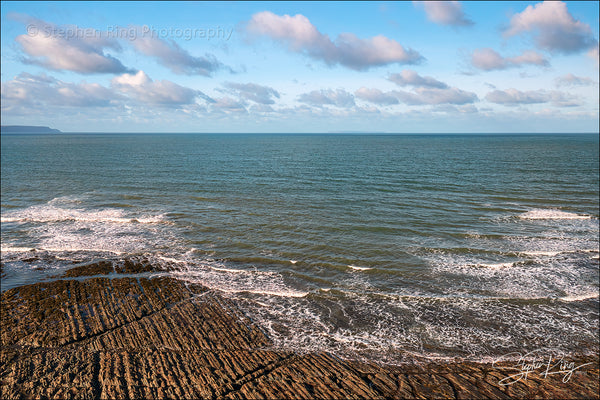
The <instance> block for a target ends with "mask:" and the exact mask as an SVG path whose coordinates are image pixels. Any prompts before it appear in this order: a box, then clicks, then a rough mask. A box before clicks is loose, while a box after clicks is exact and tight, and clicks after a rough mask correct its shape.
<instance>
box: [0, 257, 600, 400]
mask: <svg viewBox="0 0 600 400" xmlns="http://www.w3.org/2000/svg"><path fill="white" fill-rule="evenodd" d="M148 272H157V273H160V272H165V271H163V270H157V269H155V267H153V266H152V265H150V264H148V263H144V262H140V263H135V262H128V263H125V265H124V266H123V267H122V268H120V269H119V270H114V269H113V268H112V267H109V266H108V264H102V262H100V263H95V264H90V265H85V266H81V267H75V268H72V269H70V270H69V271H67V272H66V273H64V274H63V275H62V276H61V277H60V278H61V279H60V280H56V281H52V282H46V283H37V284H32V285H25V286H20V287H16V288H13V289H9V290H7V291H5V292H3V293H2V302H1V311H2V312H1V314H0V316H1V352H0V397H1V398H3V399H12V398H22V397H32V398H40V397H48V398H67V397H86V398H121V397H131V398H206V397H210V398H214V397H222V398H269V399H275V398H277V399H279V398H326V399H331V398H422V397H427V398H598V397H599V394H598V390H599V386H598V376H599V373H598V367H599V365H598V356H574V357H573V358H572V359H569V360H565V361H566V363H564V364H560V365H557V366H556V367H555V368H554V370H553V372H555V373H554V374H547V375H544V374H543V370H544V367H541V366H537V367H536V365H533V364H521V365H518V364H517V363H515V361H503V362H501V363H497V364H490V363H475V362H465V361H462V362H461V361H459V362H439V361H434V362H426V363H414V364H406V365H380V364H376V363H374V362H359V361H352V360H343V359H340V358H337V357H336V356H335V355H332V354H327V353H309V354H297V353H293V352H289V351H281V350H277V349H273V348H272V343H271V341H270V340H269V338H268V337H267V336H266V335H265V334H264V333H263V332H262V331H261V330H260V328H259V327H257V326H256V325H255V324H253V322H252V319H251V316H247V315H243V314H242V313H241V312H240V311H239V309H237V307H236V305H235V304H234V303H233V302H232V301H231V300H228V299H226V298H224V297H221V296H219V294H218V293H217V292H215V291H211V290H208V289H207V288H205V287H203V286H201V285H198V284H189V283H185V282H183V281H179V280H176V279H174V278H170V277H164V276H162V277H148V276H147V273H148ZM92 274H96V275H95V276H90V275H92ZM98 274H100V275H98ZM136 274H140V276H139V277H136V276H135V275H136ZM141 274H145V275H141ZM102 275H104V276H102ZM526 368H530V369H531V371H530V373H528V374H527V375H525V376H523V375H520V377H521V378H522V379H520V380H518V382H514V383H512V384H509V385H503V384H502V381H503V380H504V379H506V378H508V377H510V376H511V375H515V374H518V373H519V371H523V369H526ZM569 368H570V370H571V371H572V374H571V375H568V378H569V379H566V377H567V373H568V371H569ZM524 378H526V379H524ZM512 380H517V379H516V378H514V379H512ZM565 380H566V381H565ZM504 382H505V383H506V382H510V379H509V380H508V381H504Z"/></svg>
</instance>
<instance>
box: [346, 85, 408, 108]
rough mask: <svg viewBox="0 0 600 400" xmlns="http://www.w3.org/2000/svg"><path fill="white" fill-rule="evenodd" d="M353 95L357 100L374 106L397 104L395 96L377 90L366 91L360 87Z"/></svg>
mask: <svg viewBox="0 0 600 400" xmlns="http://www.w3.org/2000/svg"><path fill="white" fill-rule="evenodd" d="M354 95H355V96H356V97H358V98H359V99H362V100H365V101H368V102H370V103H374V104H381V105H390V104H398V103H399V101H398V99H397V98H396V96H394V94H393V93H391V92H387V93H384V92H382V91H381V90H379V89H367V88H366V87H361V88H360V89H358V90H357V91H356V92H354Z"/></svg>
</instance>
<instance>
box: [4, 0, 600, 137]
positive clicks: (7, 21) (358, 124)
mask: <svg viewBox="0 0 600 400" xmlns="http://www.w3.org/2000/svg"><path fill="white" fill-rule="evenodd" d="M1 4H2V10H1V15H2V28H1V29H2V31H1V32H2V36H1V46H2V59H1V62H2V124H3V125H14V124H23V125H47V126H51V127H54V128H58V129H61V130H63V131H81V132H347V131H352V132H390V133H392V132H401V133H431V132H470V133H471V132H472V133H477V132H483V133H486V132H598V124H599V112H598V102H599V99H598V36H599V35H598V25H599V20H598V15H599V6H598V5H599V3H598V2H470V1H469V2H347V3H345V2H239V3H236V2H207V3H204V2H179V3H163V2H31V3H28V2H10V1H3V2H2V3H1Z"/></svg>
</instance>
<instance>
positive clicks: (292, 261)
mask: <svg viewBox="0 0 600 400" xmlns="http://www.w3.org/2000/svg"><path fill="white" fill-rule="evenodd" d="M297 262H298V261H296V260H290V263H292V264H296V263H297Z"/></svg>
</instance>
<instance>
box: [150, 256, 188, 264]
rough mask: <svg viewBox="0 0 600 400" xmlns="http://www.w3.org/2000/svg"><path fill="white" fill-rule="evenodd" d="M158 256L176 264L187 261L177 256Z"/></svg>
mask: <svg viewBox="0 0 600 400" xmlns="http://www.w3.org/2000/svg"><path fill="white" fill-rule="evenodd" d="M157 257H158V258H160V259H161V260H163V261H167V262H171V263H175V264H183V263H185V262H186V261H185V260H178V259H176V258H171V257H165V256H160V255H159V256H157Z"/></svg>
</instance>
